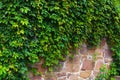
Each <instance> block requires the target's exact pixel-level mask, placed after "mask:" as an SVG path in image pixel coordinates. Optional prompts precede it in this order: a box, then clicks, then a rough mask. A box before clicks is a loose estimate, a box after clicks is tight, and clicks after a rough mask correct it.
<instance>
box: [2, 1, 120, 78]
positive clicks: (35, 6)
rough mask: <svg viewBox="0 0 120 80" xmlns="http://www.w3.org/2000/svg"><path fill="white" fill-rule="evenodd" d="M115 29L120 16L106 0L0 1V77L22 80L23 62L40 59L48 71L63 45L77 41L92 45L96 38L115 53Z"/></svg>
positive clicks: (65, 47)
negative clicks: (103, 40) (104, 39)
mask: <svg viewBox="0 0 120 80" xmlns="http://www.w3.org/2000/svg"><path fill="white" fill-rule="evenodd" d="M119 34H120V17H119V14H118V10H117V9H116V7H115V5H114V3H113V1H112V0H97V1H96V0H80V1H78V0H71V1H70V0H60V1H58V0H35V1H32V0H11V1H9V0H4V1H3V0H2V1H1V2H0V76H1V77H0V79H1V80H2V79H5V80H18V79H20V80H23V79H26V78H27V72H28V64H34V63H36V62H39V61H41V60H42V59H44V61H45V62H44V64H43V66H44V67H46V68H48V69H49V70H50V71H51V69H52V67H53V66H54V65H57V64H59V61H60V60H62V61H63V60H64V59H65V57H66V56H67V55H68V54H69V49H72V48H74V47H78V46H79V44H82V43H83V42H86V43H87V44H88V45H89V46H97V45H98V43H99V42H100V40H101V39H102V38H106V39H107V40H108V43H109V45H110V46H111V47H112V48H113V51H114V50H115V51H114V52H115V56H116V55H118V54H119V51H118V50H119V47H120V45H119V44H120V42H119V39H120V37H119ZM116 46H118V47H117V48H116ZM116 60H118V61H119V57H118V58H117V59H116ZM116 60H115V61H116ZM116 65H117V64H116ZM117 66H119V65H117ZM117 71H118V72H120V71H119V70H117Z"/></svg>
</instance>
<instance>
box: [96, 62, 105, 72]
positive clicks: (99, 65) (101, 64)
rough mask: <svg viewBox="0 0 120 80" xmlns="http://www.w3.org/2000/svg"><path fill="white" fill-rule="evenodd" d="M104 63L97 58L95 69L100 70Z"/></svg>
mask: <svg viewBox="0 0 120 80" xmlns="http://www.w3.org/2000/svg"><path fill="white" fill-rule="evenodd" d="M103 65H104V63H103V61H102V60H98V61H97V62H96V65H95V70H100V68H101V67H102V66H103Z"/></svg>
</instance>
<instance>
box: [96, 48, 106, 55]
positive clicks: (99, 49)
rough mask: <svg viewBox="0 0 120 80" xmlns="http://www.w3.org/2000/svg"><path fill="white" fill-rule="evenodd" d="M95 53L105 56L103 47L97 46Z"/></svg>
mask: <svg viewBox="0 0 120 80" xmlns="http://www.w3.org/2000/svg"><path fill="white" fill-rule="evenodd" d="M95 54H96V55H97V56H101V57H103V56H104V54H103V49H101V48H97V49H96V50H95Z"/></svg>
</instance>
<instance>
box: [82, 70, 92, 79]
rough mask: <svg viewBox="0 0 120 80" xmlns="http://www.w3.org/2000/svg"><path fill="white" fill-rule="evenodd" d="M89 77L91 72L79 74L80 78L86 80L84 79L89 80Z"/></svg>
mask: <svg viewBox="0 0 120 80" xmlns="http://www.w3.org/2000/svg"><path fill="white" fill-rule="evenodd" d="M90 75H91V71H84V72H81V73H80V77H82V78H84V79H86V78H89V77H90Z"/></svg>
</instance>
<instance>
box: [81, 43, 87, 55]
mask: <svg viewBox="0 0 120 80" xmlns="http://www.w3.org/2000/svg"><path fill="white" fill-rule="evenodd" d="M80 53H81V54H84V55H85V54H87V45H86V44H85V43H84V44H83V45H82V47H81V49H80Z"/></svg>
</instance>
